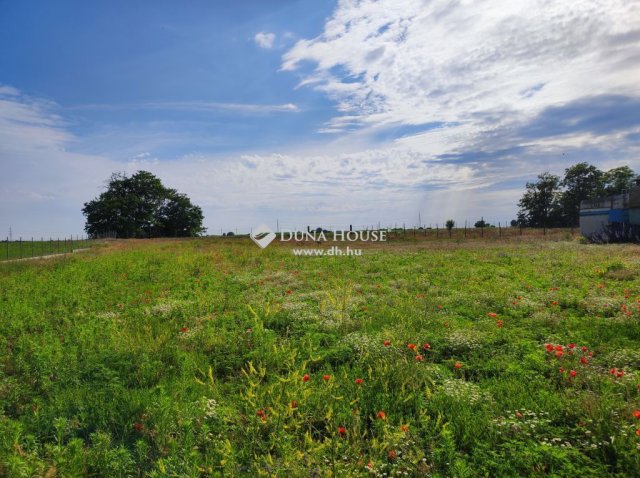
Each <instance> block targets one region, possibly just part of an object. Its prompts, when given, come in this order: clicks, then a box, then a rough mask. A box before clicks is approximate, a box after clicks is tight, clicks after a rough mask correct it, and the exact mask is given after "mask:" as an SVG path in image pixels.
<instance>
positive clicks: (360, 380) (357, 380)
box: [356, 378, 364, 385]
mask: <svg viewBox="0 0 640 478" xmlns="http://www.w3.org/2000/svg"><path fill="white" fill-rule="evenodd" d="M362 382H364V380H362V379H361V378H356V385H362Z"/></svg>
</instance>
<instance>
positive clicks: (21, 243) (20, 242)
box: [18, 236, 22, 259]
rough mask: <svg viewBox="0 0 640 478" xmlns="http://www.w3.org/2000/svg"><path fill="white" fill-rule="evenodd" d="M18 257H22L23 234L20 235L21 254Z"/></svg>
mask: <svg viewBox="0 0 640 478" xmlns="http://www.w3.org/2000/svg"><path fill="white" fill-rule="evenodd" d="M18 257H19V258H20V259H22V236H20V255H19V256H18Z"/></svg>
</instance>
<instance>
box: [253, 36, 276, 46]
mask: <svg viewBox="0 0 640 478" xmlns="http://www.w3.org/2000/svg"><path fill="white" fill-rule="evenodd" d="M253 40H254V41H255V42H256V45H258V46H259V47H260V48H265V49H271V48H273V44H274V42H275V40H276V34H275V33H270V32H258V33H256V36H254V37H253Z"/></svg>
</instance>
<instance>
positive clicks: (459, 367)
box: [454, 362, 462, 370]
mask: <svg viewBox="0 0 640 478" xmlns="http://www.w3.org/2000/svg"><path fill="white" fill-rule="evenodd" d="M454 367H455V368H457V369H458V370H460V369H461V368H462V364H461V363H460V362H456V364H455V365H454Z"/></svg>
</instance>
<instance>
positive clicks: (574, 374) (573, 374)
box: [569, 370, 578, 378]
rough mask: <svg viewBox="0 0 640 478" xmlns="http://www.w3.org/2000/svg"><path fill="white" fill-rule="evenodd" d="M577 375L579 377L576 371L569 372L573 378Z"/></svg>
mask: <svg viewBox="0 0 640 478" xmlns="http://www.w3.org/2000/svg"><path fill="white" fill-rule="evenodd" d="M576 375H578V372H576V371H575V370H570V371H569V376H570V377H571V378H573V377H575V376H576Z"/></svg>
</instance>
